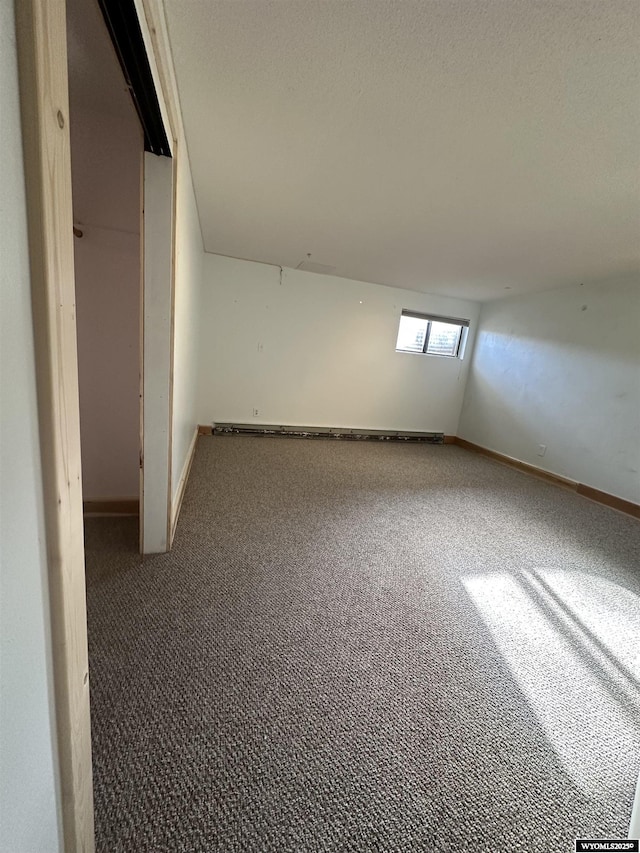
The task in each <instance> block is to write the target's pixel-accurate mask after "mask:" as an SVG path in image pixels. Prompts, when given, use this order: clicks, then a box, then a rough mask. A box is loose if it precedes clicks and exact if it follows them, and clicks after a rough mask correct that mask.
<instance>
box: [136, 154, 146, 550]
mask: <svg viewBox="0 0 640 853" xmlns="http://www.w3.org/2000/svg"><path fill="white" fill-rule="evenodd" d="M144 236H145V230H144V145H143V146H142V148H141V151H140V284H139V287H140V338H139V341H140V343H139V352H138V365H139V371H140V373H139V376H138V389H139V395H140V408H139V424H138V427H139V431H140V435H139V443H138V447H139V453H140V457H139V465H140V468H139V471H138V491H139V493H140V506H139V507H138V517H139V519H140V521H139V523H138V550H139V552H140V554H144V311H145V305H144V242H145V240H144Z"/></svg>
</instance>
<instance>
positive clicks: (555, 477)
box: [455, 436, 640, 518]
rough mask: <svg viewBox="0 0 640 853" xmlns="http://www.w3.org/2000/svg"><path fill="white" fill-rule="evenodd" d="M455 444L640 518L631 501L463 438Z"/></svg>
mask: <svg viewBox="0 0 640 853" xmlns="http://www.w3.org/2000/svg"><path fill="white" fill-rule="evenodd" d="M455 444H457V445H459V446H460V447H463V448H464V449H465V450H471V451H472V452H474V453H481V454H482V455H483V456H488V457H489V458H490V459H495V461H496V462H502V464H503V465H509V467H510V468H516V469H517V470H518V471H523V472H524V473H525V474H531V475H532V476H534V477H538V478H539V479H541V480H546V481H547V482H549V483H553V484H554V485H555V486H561V487H562V488H563V489H570V490H571V491H572V492H576V494H578V495H581V496H582V497H584V498H589V500H592V501H596V502H597V503H600V504H603V505H604V506H608V507H611V509H616V510H618V511H619V512H624V513H625V514H626V515H631V516H633V517H634V518H640V505H638V504H635V503H633V501H628V500H625V499H624V498H619V497H617V496H616V495H610V494H609V493H608V492H601V491H600V489H594V488H592V487H591V486H585V484H584V483H577V482H575V480H568V479H567V478H566V477H561V476H560V475H559V474H552V473H551V472H550V471H543V470H542V469H541V468H536V466H535V465H528V464H527V463H526V462H520V460H519V459H514V458H513V457H512V456H505V455H504V454H503V453H498V452H497V451H495V450H489V449H488V448H486V447H482V446H481V445H479V444H474V443H473V442H472V441H467V440H466V439H464V438H458V437H457V436H456V439H455Z"/></svg>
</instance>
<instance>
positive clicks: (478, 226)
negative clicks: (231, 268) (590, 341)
mask: <svg viewBox="0 0 640 853" xmlns="http://www.w3.org/2000/svg"><path fill="white" fill-rule="evenodd" d="M165 7H166V14H167V22H168V29H169V34H170V38H171V45H172V50H173V54H174V61H175V67H176V74H177V80H178V88H179V92H180V99H181V105H182V111H183V117H184V123H185V130H186V137H187V144H188V149H189V155H190V159H191V166H192V172H193V178H194V183H195V190H196V196H197V202H198V207H199V212H200V217H201V224H202V229H203V233H204V238H205V245H206V249H207V250H208V251H210V252H218V253H221V254H225V255H232V256H235V257H239V258H249V259H252V260H258V261H264V262H267V263H273V264H281V265H284V266H289V267H296V266H298V265H299V264H300V263H301V262H303V261H307V260H308V257H307V255H308V254H310V255H311V258H310V260H311V263H316V264H322V265H327V266H329V267H333V268H334V273H335V274H336V275H340V276H345V277H347V278H354V279H361V280H364V281H372V282H379V283H381V284H389V285H395V286H399V287H407V288H412V289H416V290H422V291H425V292H432V293H443V294H450V295H455V296H461V297H466V298H472V299H480V300H483V299H489V298H493V297H496V296H504V295H505V289H510V291H511V292H512V293H517V292H523V291H527V290H543V289H549V288H552V287H556V286H561V285H566V284H570V283H573V282H578V281H584V280H595V279H600V278H605V277H608V276H615V275H621V274H627V273H630V272H632V271H635V270H638V268H639V266H640V262H639V241H638V237H639V233H640V232H639V226H640V207H639V198H640V182H639V168H638V167H639V159H638V158H639V152H640V51H639V50H638V38H639V35H640V4H638V3H637V2H635V0H633V2H628V0H596V1H595V2H594V1H593V0H561V2H545V1H544V0H538V2H531V0H523V2H518V0H505V1H504V2H502V0H464V2H458V0H431V2H429V0H396V2H391V0H165Z"/></svg>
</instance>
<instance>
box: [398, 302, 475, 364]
mask: <svg viewBox="0 0 640 853" xmlns="http://www.w3.org/2000/svg"><path fill="white" fill-rule="evenodd" d="M403 317H413V318H414V319H416V320H426V322H427V329H426V332H425V336H424V343H423V345H422V350H411V349H402V348H398V335H397V334H396V352H400V353H406V354H407V355H431V356H435V357H436V358H462V356H463V354H464V346H465V343H466V339H467V334H468V332H469V320H465V319H463V318H461V317H442V316H440V315H439V314H423V313H421V312H420V311H411V310H409V309H407V308H403V309H402V313H401V314H400V321H399V323H398V334H399V332H400V326H401V324H402V318H403ZM433 323H448V324H449V325H451V326H459V327H460V331H459V333H458V342H457V344H456V350H455V353H453V354H452V355H449V354H445V353H437V352H429V351H428V349H429V338H430V337H431V327H432V324H433Z"/></svg>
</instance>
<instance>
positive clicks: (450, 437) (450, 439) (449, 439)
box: [444, 435, 456, 444]
mask: <svg viewBox="0 0 640 853" xmlns="http://www.w3.org/2000/svg"><path fill="white" fill-rule="evenodd" d="M444 444H456V437H455V435H445V437H444Z"/></svg>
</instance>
